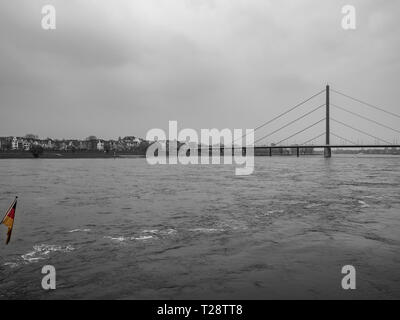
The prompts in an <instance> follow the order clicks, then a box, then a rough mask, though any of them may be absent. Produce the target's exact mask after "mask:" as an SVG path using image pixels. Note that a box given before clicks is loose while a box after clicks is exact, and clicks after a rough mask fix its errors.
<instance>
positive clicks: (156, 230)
mask: <svg viewBox="0 0 400 320" xmlns="http://www.w3.org/2000/svg"><path fill="white" fill-rule="evenodd" d="M143 233H158V229H153V230H143Z"/></svg>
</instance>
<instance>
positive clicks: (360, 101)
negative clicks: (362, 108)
mask: <svg viewBox="0 0 400 320" xmlns="http://www.w3.org/2000/svg"><path fill="white" fill-rule="evenodd" d="M331 91H333V92H335V93H337V94H340V95H342V96H344V97H346V98H349V99H351V100H354V101H357V102H359V103H361V104H364V105H366V106H368V107H371V108H373V109H376V110H379V111H382V112H385V113H387V114H390V115H391V116H394V117H397V118H400V115H399V114H396V113H393V112H391V111H387V110H385V109H383V108H380V107H377V106H375V105H373V104H370V103H368V102H365V101H362V100H360V99H357V98H354V97H352V96H349V95H347V94H344V93H342V92H340V91H336V90H334V89H331Z"/></svg>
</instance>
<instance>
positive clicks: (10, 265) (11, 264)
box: [4, 262, 19, 268]
mask: <svg viewBox="0 0 400 320" xmlns="http://www.w3.org/2000/svg"><path fill="white" fill-rule="evenodd" d="M4 265H5V266H9V267H10V268H15V267H18V266H19V264H18V263H16V262H6V263H4Z"/></svg>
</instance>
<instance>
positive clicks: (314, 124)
mask: <svg viewBox="0 0 400 320" xmlns="http://www.w3.org/2000/svg"><path fill="white" fill-rule="evenodd" d="M325 119H326V118H323V119H321V120H319V121H317V122H315V123H313V124H312V125H310V126H308V127H306V128H304V129H302V130H300V131H298V132H296V133H295V134H292V135H291V136H290V137H287V138H286V139H283V140H281V141H279V142H277V143H275V145H278V144H280V143H281V142H283V141H286V140H289V139H290V138H292V137H294V136H295V135H298V134H299V133H302V132H304V131H306V130H308V129H310V128H312V127H314V126H316V125H317V124H318V123H320V122H322V121H325Z"/></svg>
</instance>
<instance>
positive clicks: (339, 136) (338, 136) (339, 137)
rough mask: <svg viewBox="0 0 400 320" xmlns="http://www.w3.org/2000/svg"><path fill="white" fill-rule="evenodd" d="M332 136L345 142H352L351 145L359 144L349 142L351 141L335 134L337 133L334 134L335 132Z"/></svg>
mask: <svg viewBox="0 0 400 320" xmlns="http://www.w3.org/2000/svg"><path fill="white" fill-rule="evenodd" d="M331 135H333V136H335V137H336V138H339V139H342V140H344V141H347V142H350V143H351V144H354V145H356V144H357V143H355V142H354V141H351V140H349V139H346V138H343V137H341V136H339V135H338V134H335V133H333V132H331Z"/></svg>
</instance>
